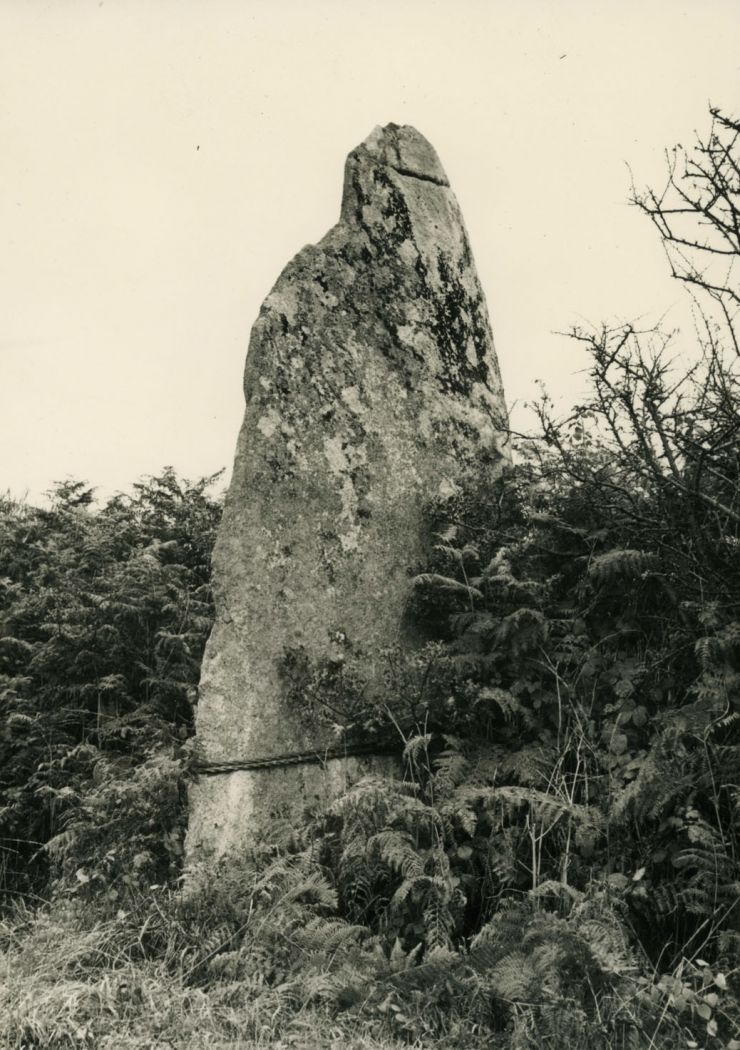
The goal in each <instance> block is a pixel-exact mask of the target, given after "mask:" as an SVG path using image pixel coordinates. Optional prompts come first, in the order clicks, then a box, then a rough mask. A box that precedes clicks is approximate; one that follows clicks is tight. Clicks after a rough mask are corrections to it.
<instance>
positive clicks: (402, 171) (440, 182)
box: [389, 164, 450, 190]
mask: <svg viewBox="0 0 740 1050" xmlns="http://www.w3.org/2000/svg"><path fill="white" fill-rule="evenodd" d="M389 167H390V168H391V169H392V170H393V171H397V172H398V174H399V175H405V176H406V177H407V178H409V179H421V181H422V182H433V183H434V185H435V186H444V188H445V189H446V190H448V189H449V188H450V184H449V182H448V181H447V179H438V178H437V176H436V175H422V174H421V172H419V171H411V169H410V168H401V167H399V166H398V165H397V164H391V165H389Z"/></svg>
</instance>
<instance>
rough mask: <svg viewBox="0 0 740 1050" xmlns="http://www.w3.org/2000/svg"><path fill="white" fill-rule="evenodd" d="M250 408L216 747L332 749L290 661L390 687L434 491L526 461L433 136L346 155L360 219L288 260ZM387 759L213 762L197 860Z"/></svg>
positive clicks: (239, 842)
mask: <svg viewBox="0 0 740 1050" xmlns="http://www.w3.org/2000/svg"><path fill="white" fill-rule="evenodd" d="M244 390H245V396H246V412H245V419H244V424H243V426H242V429H241V434H240V436H239V442H238V446H237V450H236V459H235V464H234V473H233V478H232V481H231V487H230V489H229V493H228V497H227V500H226V506H225V511H224V517H223V522H222V525H221V529H220V532H219V536H218V542H217V544H216V549H215V552H214V587H215V599H216V610H217V615H216V623H215V626H214V628H213V632H212V634H211V637H210V640H209V642H208V647H207V649H206V653H205V657H204V661H203V670H202V677H201V684H200V700H199V704H198V717H197V726H196V731H197V735H196V740H197V746H198V752H199V755H200V757H201V759H206V760H208V761H212V762H213V761H216V762H217V761H233V760H240V759H253V758H262V757H266V756H270V755H276V754H282V753H286V752H296V751H306V750H308V749H321V747H322V746H325V745H326V744H327V742H330V743H335V741H329V740H328V731H327V729H326V728H324V727H322V726H321V725H320V724H319V723H318V722H317V720H315V719H313V718H312V717H311V716H310V712H308V711H307V709H302V707H301V705H300V703H296V700H295V697H294V696H291V695H289V694H290V692H291V690H290V688H289V685H288V679H287V678H286V674H285V667H286V659H289V658H290V655H291V654H292V655H293V657H295V654H296V653H299V654H300V655H301V659H302V660H303V661H304V663H305V664H306V666H313V667H320V666H321V665H322V664H326V662H327V661H329V662H331V661H335V662H336V661H341V660H342V658H343V654H345V653H347V652H351V653H352V659H353V667H354V669H355V671H357V670H359V672H360V673H361V674H362V675H363V677H364V679H365V681H366V682H367V684H368V688H369V689H372V683H373V681H374V680H376V679H377V677H378V670H377V661H378V659H379V656H378V654H379V652H380V651H381V650H382V649H383V647H388V646H397V645H414V644H415V642H414V637H413V631H412V630H410V628H409V626H408V624H407V623H406V619H405V617H404V612H405V608H406V606H407V603H408V599H409V595H410V591H411V584H410V578H411V576H413V575H414V573H415V572H418V571H419V569H420V567H421V566H422V565H423V563H424V560H425V551H426V549H427V547H426V543H427V540H426V538H425V507H427V506H428V505H429V502H430V501H431V500H432V499H434V498H435V497H438V496H443V497H444V496H445V495H448V494H452V493H453V492H454V491H456V488H457V486H458V485H459V483H460V482H461V481H462V480H463V479H464V478H465V476H466V474H467V473H468V472H471V471H475V472H476V473H477V474H478V475H479V474H480V472H481V471H483V472H484V473H485V472H486V471H490V474H491V477H494V476H495V475H496V474H497V473H498V472H499V471H500V469H501V463H502V460H503V459H505V458H506V457H507V451H506V443H505V428H506V412H505V406H504V398H503V393H502V388H501V380H500V376H499V370H498V364H497V361H496V356H495V353H494V349H493V341H492V337H491V330H490V326H489V321H488V314H487V311H486V305H485V300H484V298H483V293H482V291H481V288H480V285H479V283H478V278H477V275H476V271H475V266H474V263H473V259H472V256H471V252H470V247H469V244H468V239H467V235H466V233H465V228H464V226H463V221H462V216H461V214H460V209H459V207H458V204H457V201H456V200H455V197H454V195H453V193H452V191H451V189H450V186H449V182H448V181H447V177H446V175H445V173H444V171H443V169H442V166H441V164H440V162H439V159H438V157H437V155H436V153H435V151H434V150H433V149H432V147H431V146H430V144H429V143H428V142H427V141H426V139H424V138H423V137H422V136H421V135H420V134H419V133H418V132H417V131H416V130H415V129H414V128H412V127H399V126H398V125H395V124H389V125H388V126H387V127H385V128H376V129H375V131H373V133H372V134H371V135H370V136H369V138H367V139H366V140H365V142H363V143H362V145H361V146H358V147H357V149H355V150H353V151H352V153H350V155H349V157H348V158H347V162H346V168H345V177H344V195H343V200H342V210H341V217H340V220H339V222H338V224H337V225H336V226H335V227H334V228H333V229H332V230H330V231H329V233H328V234H327V235H326V236H325V237H324V239H323V240H322V241H321V242H320V243H319V244H317V245H309V246H308V247H306V248H304V249H303V250H302V251H301V252H299V253H298V255H297V256H296V257H295V258H294V259H293V261H292V262H290V263H289V264H288V266H287V267H286V268H285V269H284V270H283V272H282V274H281V275H280V277H279V278H278V281H277V283H276V285H275V287H274V288H273V290H272V292H271V293H270V295H269V296H268V297H267V299H266V300H265V302H264V304H263V306H262V309H261V310H260V314H259V317H258V318H257V321H256V322H255V325H254V328H253V329H252V335H251V340H250V344H249V352H248V355H247V362H246V370H245V378H244ZM367 765H368V762H367V760H362V759H357V758H349V759H341V760H338V759H337V760H330V761H328V762H327V763H326V764H325V765H323V766H316V765H296V766H289V767H284V768H275V769H266V770H250V771H239V772H229V773H224V774H220V775H216V776H201V777H200V778H198V779H197V780H196V782H195V784H194V786H193V788H192V790H191V802H190V805H191V811H190V827H189V832H188V844H187V852H188V857H189V859H190V860H195V859H198V858H199V857H201V856H208V855H219V854H222V853H225V852H231V851H233V850H236V849H239V848H240V847H242V846H244V845H245V843H248V842H249V841H254V840H255V839H256V838H258V837H259V836H260V833H261V832H262V831H265V832H266V831H267V830H268V828H269V824H270V822H271V821H273V820H274V819H275V818H276V817H278V816H286V815H287V816H290V815H291V814H296V812H299V811H300V810H301V808H302V807H303V806H304V804H306V803H309V804H310V803H311V802H313V801H314V800H315V799H316V798H322V797H330V796H331V795H332V794H336V792H337V791H338V790H340V789H341V788H342V787H343V786H344V784H345V781H346V780H347V779H348V778H353V777H355V776H357V775H358V773H359V772H361V771H362V770H363V769H364V768H366V767H367Z"/></svg>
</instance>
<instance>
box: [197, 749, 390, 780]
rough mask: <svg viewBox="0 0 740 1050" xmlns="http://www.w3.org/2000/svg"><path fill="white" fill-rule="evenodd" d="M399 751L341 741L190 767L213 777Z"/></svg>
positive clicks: (201, 761)
mask: <svg viewBox="0 0 740 1050" xmlns="http://www.w3.org/2000/svg"><path fill="white" fill-rule="evenodd" d="M400 752H401V746H400V744H398V743H395V742H394V743H390V742H386V743H383V742H382V741H378V740H376V741H374V742H373V743H371V744H344V745H342V746H341V747H325V748H322V749H321V750H320V751H288V752H286V753H285V754H282V755H266V756H264V757H263V758H237V759H233V760H230V761H224V762H208V761H206V760H198V759H195V760H194V761H193V762H192V763H191V764H190V770H191V771H192V772H193V773H194V774H195V775H196V776H203V777H213V776H219V775H222V774H227V773H239V772H242V771H246V770H251V769H280V768H281V767H284V766H301V765H323V764H324V763H325V762H330V761H331V760H332V759H337V758H359V757H361V756H363V755H364V756H368V755H378V756H380V755H393V754H399V755H400Z"/></svg>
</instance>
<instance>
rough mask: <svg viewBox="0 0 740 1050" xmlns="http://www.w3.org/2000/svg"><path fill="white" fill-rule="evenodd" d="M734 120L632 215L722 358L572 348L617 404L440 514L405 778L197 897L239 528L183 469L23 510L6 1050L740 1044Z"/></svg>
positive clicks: (16, 604)
mask: <svg viewBox="0 0 740 1050" xmlns="http://www.w3.org/2000/svg"><path fill="white" fill-rule="evenodd" d="M712 116H713V123H712V127H711V129H710V131H709V133H708V135H707V136H706V137H705V138H702V139H700V140H698V142H697V143H696V145H695V146H694V147H692V148H691V149H690V150H688V151H686V152H684V151H682V150H680V149H679V150H677V151H676V152H675V153H674V154H672V156H671V159H670V171H669V180H668V184H667V186H666V188H665V191H664V192H663V193H661V194H657V193H653V192H651V191H647V192H645V193H638V192H635V193H634V203H635V204H636V206H638V207H640V208H641V209H642V210H643V212H645V213H646V215H648V216H649V218H650V219H651V220H652V221H653V222H654V223H655V225H656V227H657V229H658V230H659V232H660V235H661V237H662V238H663V241H664V243H665V245H666V251H667V253H668V257H669V260H670V265H671V267H672V271H673V273H674V275H675V276H676V277H677V278H678V279H680V280H683V281H684V282H686V283H687V284H688V285H689V287H690V289H691V290H692V291H693V292H694V294H695V295H696V297H697V298H696V331H695V333H694V334H693V335H692V338H691V344H690V347H687V346H686V344H685V343H683V344H681V343H680V342H679V340H680V338H681V337H680V336H677V335H675V334H674V335H671V334H668V333H665V332H662V331H659V330H655V331H650V332H642V331H639V330H638V329H637V328H635V327H634V326H631V325H622V326H618V327H616V328H600V329H596V330H593V331H586V330H584V329H577V330H574V331H573V332H572V333H571V335H572V337H573V338H575V339H578V340H579V341H581V342H582V344H583V346H584V347H585V349H586V350H587V352H588V355H589V360H590V380H591V383H590V391H591V393H590V397H589V399H588V400H587V401H586V402H584V403H583V404H581V405H578V406H575V408H574V409H573V411H572V413H571V414H570V415H569V416H568V417H567V418H565V419H560V420H559V419H555V418H554V417H553V412H552V406H551V405H550V404H549V402H548V401H547V399H544V400H543V401H541V402H540V403H539V404H538V405H537V406H535V408H536V414H537V419H538V427H537V431H536V433H534V434H531V435H526V436H524V435H519V436H518V437H517V462H516V466H515V467H514V468H513V469H512V470H511V471H509V472H507V474H506V475H505V476H504V477H502V478H501V479H500V481H499V482H498V483H497V484H496V486H494V487H492V486H491V485H490V483H487V482H484V481H481V480H480V479H476V478H470V477H466V478H462V477H461V479H460V488H459V492H458V494H457V495H456V496H455V497H454V498H451V499H447V500H445V501H444V502H439V503H436V504H434V505H431V506H430V508H429V513H430V518H431V521H432V526H433V530H434V533H435V536H436V543H435V545H434V548H433V550H431V551H430V556H429V565H428V566H427V567H426V571H425V572H424V573H422V574H420V575H419V576H418V578H417V579H416V581H415V588H414V597H413V612H414V615H415V616H416V618H417V622H418V623H419V624H420V625H423V626H424V629H425V631H426V634H427V637H428V638H429V642H428V643H427V644H426V645H425V646H424V647H422V648H421V649H419V650H417V651H416V652H414V653H408V652H406V653H403V652H395V651H394V652H387V653H385V654H383V657H384V661H385V666H386V668H387V672H386V676H385V685H384V689H383V690H382V691H381V693H380V694H378V693H377V692H376V693H373V694H372V695H369V694H368V695H364V694H363V693H362V690H361V689H359V690H358V688H357V682H356V681H355V680H354V679H353V678H352V675H351V667H348V668H347V669H346V675H347V682H348V683H350V682H351V684H352V688H351V689H349V688H348V690H347V697H346V701H347V702H346V705H345V707H346V709H345V712H344V714H345V721H346V724H347V729H348V731H349V732H355V731H357V730H358V728H359V729H360V730H361V731H362V732H363V733H369V732H375V731H380V732H384V733H385V732H387V730H388V728H389V726H390V728H391V729H392V731H393V732H394V733H396V734H397V735H398V739H399V750H402V751H403V762H404V766H403V768H404V776H403V778H398V779H393V778H390V777H385V778H382V777H379V776H377V777H372V778H368V779H366V780H364V781H361V782H360V783H359V784H357V785H356V786H355V787H354V788H353V789H352V790H351V791H350V792H349V793H348V794H347V795H345V796H344V797H342V798H340V799H338V800H337V801H336V802H335V803H334V804H333V805H332V806H331V807H330V808H329V810H328V811H325V812H321V813H313V814H307V815H306V819H305V822H304V824H303V826H302V827H300V828H294V829H292V831H291V832H290V833H289V834H288V833H285V834H281V835H278V834H277V832H276V838H275V841H274V842H272V843H267V844H264V845H263V846H262V847H261V848H260V849H259V850H258V851H257V852H255V853H254V854H253V855H251V856H249V857H244V858H243V859H242V862H241V863H239V864H231V865H229V866H228V867H224V868H223V869H222V870H219V871H218V872H216V873H215V874H214V873H212V872H211V873H207V872H200V871H197V870H196V871H194V872H192V873H191V876H190V878H189V880H188V881H187V883H186V884H185V886H184V888H180V885H179V881H178V878H179V873H180V867H181V862H180V856H181V848H182V847H181V841H182V829H183V822H184V804H183V798H184V794H183V784H184V780H185V779H186V778H187V776H188V775H189V772H188V766H189V758H188V747H187V744H184V741H185V740H186V738H187V737H188V735H189V733H190V730H191V727H192V721H191V715H192V707H193V701H194V689H195V685H196V682H197V670H198V666H199V661H200V656H201V652H202V647H203V643H204V639H205V636H206V634H207V631H208V627H209V623H210V617H211V606H210V595H209V591H208V579H209V568H208V560H209V551H210V546H211V542H212V538H213V532H214V529H215V526H216V523H217V520H218V502H217V501H216V500H214V499H213V498H211V497H210V496H209V495H208V492H209V488H208V481H207V480H204V481H202V482H199V483H197V484H191V485H187V484H184V483H181V482H179V481H178V480H177V479H176V478H175V476H174V475H173V474H172V473H171V472H165V474H163V475H162V476H161V477H160V478H156V479H150V480H149V481H147V482H146V483H144V484H142V485H140V486H137V488H136V489H135V495H134V496H133V497H131V498H127V499H123V498H119V499H116V500H113V501H111V502H110V503H109V504H107V505H106V506H105V507H103V508H102V509H95V508H94V507H93V504H92V502H91V493H90V492H89V491H88V490H87V489H85V488H84V486H79V485H69V484H68V485H64V486H60V487H58V488H57V490H56V493H55V497H54V501H53V504H52V506H51V508H50V509H49V510H44V511H41V510H36V509H34V508H31V507H28V506H26V505H19V504H17V503H14V502H12V501H6V503H5V504H4V505H3V507H2V514H1V515H0V517H1V523H0V529H2V541H0V560H1V564H0V579H2V582H3V594H4V597H3V604H2V614H1V615H2V620H1V623H2V639H1V640H0V659H2V663H1V664H0V671H1V673H2V694H1V695H2V700H1V702H2V715H3V729H2V733H3V735H2V737H1V738H0V749H1V750H0V768H1V769H2V772H1V773H0V777H1V778H2V792H3V799H2V801H3V807H2V809H0V836H2V838H1V839H0V846H2V850H3V856H4V857H5V868H4V872H3V888H4V890H5V891H6V895H7V897H8V901H9V904H8V908H7V918H6V919H5V921H4V922H3V923H2V925H0V941H1V942H2V947H3V948H4V950H5V953H6V959H7V964H8V966H9V967H14V968H15V974H16V976H15V977H8V979H7V981H6V990H5V992H4V993H3V992H2V991H0V997H1V996H2V995H3V994H4V996H5V999H4V1002H3V1001H2V998H0V1017H1V1018H2V1020H0V1032H2V1035H3V1037H4V1039H5V1041H6V1043H7V1045H9V1046H11V1047H39V1048H41V1047H57V1046H58V1047H70V1048H76V1047H98V1046H100V1047H104V1046H110V1047H113V1046H115V1047H122V1046H129V1047H142V1048H143V1047H149V1046H167V1045H169V1046H183V1047H185V1046H192V1047H196V1046H203V1045H209V1044H208V1043H207V1042H206V1040H210V1041H211V1042H213V1041H214V1040H218V1039H220V1040H223V1041H224V1042H226V1041H228V1040H229V1039H231V1040H232V1041H236V1040H239V1039H241V1040H247V1039H249V1040H255V1041H262V1042H267V1041H270V1040H274V1039H277V1038H284V1039H285V1040H286V1041H287V1042H288V1043H291V1044H293V1045H295V1044H296V1043H297V1044H299V1045H300V1044H301V1043H304V1044H305V1045H311V1046H316V1045H319V1043H320V1042H321V1041H322V1040H324V1041H325V1042H326V1043H330V1042H331V1041H332V1040H338V1041H342V1042H347V1043H349V1042H350V1041H351V1040H352V1039H354V1040H356V1041H357V1045H358V1046H359V1045H365V1046H370V1045H374V1044H375V1043H376V1042H377V1041H381V1042H383V1043H386V1044H387V1043H388V1042H390V1041H393V1040H396V1039H397V1040H399V1041H402V1042H414V1041H421V1042H425V1043H428V1044H435V1045H447V1046H460V1045H465V1046H472V1045H477V1044H478V1043H480V1045H486V1046H501V1047H507V1048H510V1047H511V1048H513V1047H516V1048H522V1050H523V1048H528V1047H532V1048H534V1047H551V1048H553V1050H555V1048H559V1047H561V1046H562V1045H571V1046H573V1047H574V1048H579V1047H580V1048H583V1050H585V1048H598V1047H603V1048H620V1050H621V1048H645V1050H648V1048H663V1050H668V1048H671V1050H672V1048H679V1047H686V1048H690V1047H707V1048H712V1050H719V1048H725V1050H737V1048H738V1047H740V1029H739V1028H738V1025H739V1023H740V1011H739V1010H738V995H739V993H740V916H739V915H738V907H737V905H738V899H739V897H738V891H739V890H740V717H739V715H738V711H739V710H740V461H739V458H738V452H739V443H738V435H739V434H740V411H739V406H740V399H739V396H738V395H739V394H740V390H739V389H738V382H739V379H740V376H739V374H738V367H739V363H740V352H739V348H738V342H737V326H736V317H737V309H738V306H740V285H738V274H737V271H736V269H733V264H735V265H736V262H735V261H736V259H737V257H738V255H740V211H739V208H738V202H739V201H740V140H739V139H738V136H739V135H740V125H739V124H738V123H737V122H734V121H732V120H729V119H727V118H726V117H724V116H723V115H722V114H720V113H716V112H714V113H713V114H712ZM674 346H675V347H676V348H677V352H676V359H675V360H674V361H672V360H671V354H672V352H673V347H674ZM679 349H680V351H681V352H680V354H679V353H678V350H679ZM320 686H321V683H319V684H318V685H317V687H316V688H315V689H313V691H312V695H311V697H310V702H311V704H312V705H313V706H314V709H316V708H317V707H318V708H320V706H321V704H322V702H323V701H324V700H325V702H326V704H327V709H329V707H330V712H329V714H328V716H330V717H331V719H332V721H334V722H336V720H337V718H338V710H337V699H338V698H337V682H336V680H333V681H332V683H331V695H327V696H326V697H325V698H324V697H322V693H321V687H320ZM340 699H341V697H340ZM36 898H46V899H48V900H49V902H50V903H48V904H46V905H43V906H38V907H36V904H37V903H38V902H37V899H36ZM214 1045H216V1044H214ZM234 1045H236V1042H235V1043H234Z"/></svg>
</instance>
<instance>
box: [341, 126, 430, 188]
mask: <svg viewBox="0 0 740 1050" xmlns="http://www.w3.org/2000/svg"><path fill="white" fill-rule="evenodd" d="M363 153H364V154H365V155H367V154H369V155H370V157H372V159H373V160H374V161H375V163H376V164H378V163H379V164H383V165H386V166H387V167H389V168H393V169H394V170H395V171H397V172H398V173H399V174H400V175H408V176H410V177H411V178H415V179H426V180H427V181H428V182H436V183H437V184H438V185H440V186H449V185H450V184H449V182H448V180H447V176H446V175H445V171H444V168H443V167H442V165H441V163H440V160H439V157H438V156H437V153H436V151H435V149H434V147H433V146H432V145H431V144H430V143H429V142H427V140H426V139H425V138H424V136H423V135H421V134H420V133H419V132H418V131H417V130H416V128H412V127H411V125H410V124H400V125H399V124H386V126H385V127H384V128H381V127H380V126H378V127H376V128H375V129H374V130H373V131H372V132H371V133H370V134H369V135H368V137H367V138H366V139H365V141H364V142H363V143H362V144H361V145H359V146H358V147H357V148H356V149H354V150H353V151H352V153H351V154H350V157H352V156H355V157H358V158H359V157H360V156H361V155H362V154H363Z"/></svg>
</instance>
